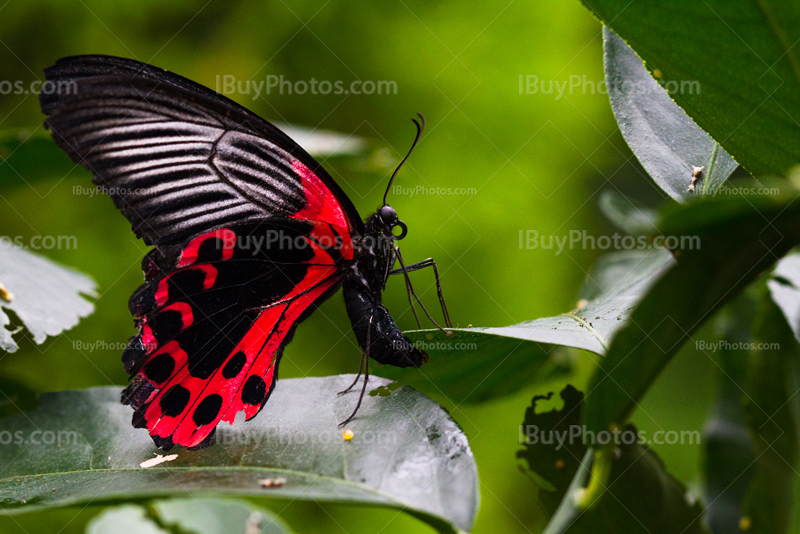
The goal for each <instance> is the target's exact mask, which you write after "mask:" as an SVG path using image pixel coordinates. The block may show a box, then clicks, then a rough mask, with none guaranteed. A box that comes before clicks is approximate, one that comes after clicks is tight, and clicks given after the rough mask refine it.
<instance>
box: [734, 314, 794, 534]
mask: <svg viewBox="0 0 800 534" xmlns="http://www.w3.org/2000/svg"><path fill="white" fill-rule="evenodd" d="M748 364H749V365H748V372H747V381H746V382H745V386H744V389H745V392H746V393H747V399H746V403H745V415H746V418H747V423H748V426H749V428H750V432H751V435H752V439H753V443H754V445H755V453H756V457H757V460H756V463H755V465H754V466H753V469H754V470H755V478H754V479H753V481H752V482H751V483H750V487H749V489H748V492H747V495H746V497H745V499H744V503H743V507H742V508H743V514H744V517H747V518H748V520H749V522H750V524H751V527H750V529H749V532H750V533H752V534H782V533H786V532H790V527H791V519H792V508H793V505H794V490H795V482H796V480H797V474H796V473H797V469H798V454H799V451H798V436H799V432H800V429H799V427H798V410H797V408H798V406H797V400H796V396H797V392H798V391H799V390H800V380H798V377H800V366H799V365H798V364H800V359H798V345H797V342H796V341H795V338H794V335H793V333H792V331H791V330H790V329H789V328H788V326H787V325H786V323H785V322H784V321H783V320H782V317H781V312H780V310H778V308H777V306H775V305H774V304H773V303H772V302H770V301H769V300H768V299H764V302H763V308H762V309H761V310H760V313H759V314H758V320H757V322H756V325H755V326H754V336H753V349H752V350H751V351H750V353H749V354H748Z"/></svg>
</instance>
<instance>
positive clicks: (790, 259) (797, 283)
mask: <svg viewBox="0 0 800 534" xmlns="http://www.w3.org/2000/svg"><path fill="white" fill-rule="evenodd" d="M767 285H768V286H769V291H770V294H771V295H772V300H773V301H775V304H777V305H778V307H779V308H780V309H781V311H782V312H783V316H784V317H785V318H786V322H787V323H789V327H790V328H791V329H792V331H793V332H794V337H795V338H797V340H798V341H800V253H798V252H795V253H794V254H789V255H788V256H786V257H785V258H782V259H781V261H779V262H778V265H777V266H775V270H774V271H773V273H772V279H771V280H770V281H769V282H767Z"/></svg>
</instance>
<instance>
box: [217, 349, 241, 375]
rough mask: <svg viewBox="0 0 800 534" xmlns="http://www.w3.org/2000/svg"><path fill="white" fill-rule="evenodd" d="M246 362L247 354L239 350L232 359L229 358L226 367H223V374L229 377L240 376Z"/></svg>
mask: <svg viewBox="0 0 800 534" xmlns="http://www.w3.org/2000/svg"><path fill="white" fill-rule="evenodd" d="M246 363H247V356H245V354H244V352H242V351H239V352H237V353H236V354H234V355H233V356H231V358H230V360H228V363H226V364H225V367H223V368H222V376H223V377H225V378H227V379H231V378H234V377H236V376H239V373H241V372H242V369H244V364H246Z"/></svg>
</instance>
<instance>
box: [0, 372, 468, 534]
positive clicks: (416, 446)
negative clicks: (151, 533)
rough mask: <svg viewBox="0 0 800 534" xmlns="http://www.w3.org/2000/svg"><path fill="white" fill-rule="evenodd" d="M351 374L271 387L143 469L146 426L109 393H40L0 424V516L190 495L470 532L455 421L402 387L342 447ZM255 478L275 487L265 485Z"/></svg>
mask: <svg viewBox="0 0 800 534" xmlns="http://www.w3.org/2000/svg"><path fill="white" fill-rule="evenodd" d="M353 378H354V377H353V376H351V375H342V376H332V377H326V378H305V379H294V380H281V381H279V382H278V385H277V387H276V389H275V392H274V394H273V395H272V397H271V399H270V401H269V402H268V403H267V405H266V407H265V408H264V410H263V412H262V413H261V414H260V415H259V416H258V417H257V418H255V419H254V420H252V421H250V422H237V423H236V424H235V425H233V427H229V426H227V425H224V426H223V427H220V428H219V429H218V431H217V435H216V439H215V441H216V443H215V444H214V445H213V446H211V447H209V448H207V449H204V450H200V451H189V450H179V451H177V454H178V457H177V459H174V460H173V461H169V462H165V463H162V464H161V465H158V466H156V467H152V468H147V469H144V468H140V467H139V465H140V463H141V462H143V461H145V460H149V459H151V458H153V457H154V454H156V452H157V450H156V449H155V447H154V446H153V444H152V441H151V440H150V437H149V436H148V435H147V432H146V431H144V430H140V429H134V428H132V427H131V425H130V419H131V410H130V408H129V407H127V406H122V405H121V404H120V403H119V393H120V389H119V388H116V387H106V388H94V389H90V390H86V391H67V392H60V393H55V394H46V395H42V397H41V399H40V406H39V409H38V410H37V411H36V412H35V413H33V414H25V415H20V416H15V417H11V418H7V419H3V420H0V438H2V437H3V436H13V437H14V439H13V440H11V442H10V443H7V444H4V446H3V447H0V465H3V466H4V472H3V475H2V477H3V478H2V479H0V503H2V504H3V506H2V509H3V512H5V513H9V514H14V513H22V512H28V511H32V510H37V509H42V508H48V507H56V506H68V505H75V504H81V503H87V502H90V501H91V502H93V503H102V502H108V501H113V500H115V499H126V500H130V499H148V498H153V497H164V496H182V495H185V494H186V492H187V491H189V492H191V493H192V494H193V495H197V494H198V493H199V494H202V493H208V494H219V493H226V494H234V495H247V496H250V497H270V498H285V499H301V500H314V501H319V502H324V501H327V502H339V503H351V504H363V505H378V506H386V507H391V508H396V509H399V510H404V511H406V512H408V513H410V514H412V515H414V516H416V517H418V518H420V519H422V520H423V521H426V522H428V523H429V524H431V525H432V526H434V527H435V528H436V529H438V530H439V531H441V532H454V531H469V530H470V528H471V527H472V524H473V522H474V520H475V514H476V512H477V508H478V498H479V497H478V478H477V472H476V467H475V461H474V459H473V456H472V452H471V451H470V448H469V444H468V443H467V438H466V436H465V435H464V434H463V432H462V431H461V430H460V428H459V427H458V425H456V423H455V422H454V421H453V420H452V419H451V418H450V417H449V415H448V414H447V413H446V412H445V411H444V410H443V409H442V408H441V407H440V406H439V405H437V404H436V403H434V402H433V401H431V400H430V399H428V398H427V397H425V396H424V395H422V394H421V393H419V392H417V391H415V390H413V389H411V388H409V387H401V388H399V389H397V390H396V391H394V392H393V393H392V394H391V395H390V396H388V397H380V396H374V397H370V396H367V397H365V398H364V403H363V404H362V406H361V410H360V411H359V414H358V417H357V418H356V419H355V420H353V421H352V422H351V423H350V424H349V425H348V428H349V429H351V430H352V431H353V432H354V437H353V439H352V440H351V441H347V442H346V441H344V439H343V438H342V433H341V430H339V429H338V428H337V424H338V422H339V421H342V420H344V419H345V418H346V417H347V416H348V415H349V414H350V412H351V411H352V409H353V407H354V406H355V402H356V398H357V395H358V393H357V392H355V393H353V394H348V395H341V396H339V395H336V392H337V391H341V390H343V389H344V388H345V387H346V386H347V385H349V383H350V382H352V380H353ZM371 383H372V384H373V385H374V386H381V385H383V386H386V385H388V383H389V382H388V381H386V380H382V379H379V378H374V379H373V381H372V382H371ZM37 432H40V433H38V434H37ZM17 436H19V440H17ZM264 479H273V480H275V479H284V480H285V482H284V483H283V484H276V485H273V486H272V487H269V488H264V487H262V484H261V482H260V481H262V480H264Z"/></svg>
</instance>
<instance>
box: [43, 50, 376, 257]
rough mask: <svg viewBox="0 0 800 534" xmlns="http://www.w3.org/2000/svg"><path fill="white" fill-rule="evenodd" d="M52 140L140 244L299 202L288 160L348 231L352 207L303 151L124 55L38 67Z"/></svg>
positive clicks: (229, 105) (291, 209)
mask: <svg viewBox="0 0 800 534" xmlns="http://www.w3.org/2000/svg"><path fill="white" fill-rule="evenodd" d="M45 73H46V76H47V79H48V81H49V82H51V83H50V84H49V85H48V86H47V88H49V89H51V90H50V91H44V92H43V93H42V94H41V95H40V101H41V105H42V110H43V112H45V113H46V114H49V115H50V117H49V118H48V119H47V122H46V124H47V126H48V127H49V128H51V129H52V131H53V138H54V139H55V141H56V142H57V143H58V144H59V146H61V147H62V148H63V149H64V150H65V151H66V152H67V153H68V154H69V155H70V157H72V159H73V160H74V161H76V162H78V163H80V164H82V165H83V166H85V167H87V168H88V169H89V170H91V171H92V173H93V174H94V181H95V183H96V184H98V185H99V186H100V187H101V188H103V189H104V190H106V191H107V192H108V193H109V194H110V195H111V196H112V198H113V199H114V202H115V204H116V205H117V206H118V207H119V208H120V209H121V210H122V212H123V214H124V215H125V216H126V217H127V218H128V219H129V220H130V222H131V224H132V225H133V228H134V231H135V232H136V234H137V235H139V236H140V237H142V238H143V239H144V240H145V242H146V243H148V244H157V245H162V244H163V245H167V244H176V243H180V242H182V241H185V240H186V239H187V238H189V237H191V236H193V235H197V234H199V233H201V232H203V231H207V230H208V229H211V228H215V227H219V226H222V225H224V224H227V223H230V222H234V221H235V222H243V221H250V220H263V219H264V218H268V217H272V216H284V217H287V216H288V217H291V216H292V215H294V214H295V213H297V212H299V211H301V210H302V209H303V208H304V207H305V203H306V202H307V199H306V197H305V195H304V191H303V182H302V177H301V176H300V175H299V174H298V172H297V169H296V167H295V165H294V163H295V162H296V161H299V162H300V163H302V164H303V165H304V166H305V167H307V168H308V169H309V170H311V171H312V172H313V173H314V174H315V175H316V176H317V177H318V178H319V179H320V180H321V181H322V183H323V184H324V187H327V188H328V190H329V191H330V192H331V193H332V195H333V197H334V198H335V200H336V201H337V202H338V203H339V205H340V207H341V209H342V211H343V213H344V214H345V216H346V218H347V223H348V226H349V229H350V230H351V231H353V232H354V233H356V234H358V233H361V229H362V223H361V220H360V218H359V216H358V212H357V211H356V210H355V207H354V206H353V205H352V203H351V202H350V200H349V199H348V198H347V196H346V195H345V194H344V192H343V191H342V190H341V189H340V188H339V187H338V185H337V184H336V183H335V182H334V181H333V179H332V178H331V177H330V176H329V175H328V174H327V172H325V170H324V169H323V168H322V167H321V166H320V165H319V163H317V162H316V161H315V160H314V159H313V158H312V157H311V156H310V155H308V153H306V152H305V151H304V150H303V149H302V148H301V147H300V146H298V145H297V144H296V143H295V142H294V141H292V140H291V139H290V138H289V137H288V136H286V135H285V134H284V133H283V132H281V131H280V130H278V129H277V128H276V127H275V126H273V125H272V124H270V123H268V122H267V121H265V120H263V119H261V118H260V117H258V116H257V115H255V114H253V113H251V112H250V111H247V110H246V109H244V108H242V107H241V106H239V105H238V104H236V103H234V102H233V101H231V100H229V99H227V98H225V97H223V96H221V95H219V94H217V93H215V92H214V91H211V90H210V89H208V88H206V87H203V86H201V85H199V84H196V83H194V82H192V81H190V80H187V79H186V78H183V77H181V76H178V75H176V74H173V73H171V72H168V71H165V70H163V69H158V68H156V67H152V66H150V65H147V64H144V63H141V62H138V61H133V60H129V59H123V58H116V57H110V56H75V57H70V58H64V59H62V60H59V61H58V62H57V63H56V64H55V65H54V66H52V67H49V68H47V69H45Z"/></svg>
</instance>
